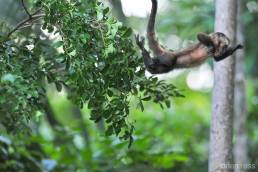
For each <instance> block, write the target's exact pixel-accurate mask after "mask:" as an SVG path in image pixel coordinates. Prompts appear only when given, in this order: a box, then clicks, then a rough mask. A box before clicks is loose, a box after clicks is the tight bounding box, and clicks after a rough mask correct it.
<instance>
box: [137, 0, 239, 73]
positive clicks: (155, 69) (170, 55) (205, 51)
mask: <svg viewBox="0 0 258 172" xmlns="http://www.w3.org/2000/svg"><path fill="white" fill-rule="evenodd" d="M151 1H152V9H151V14H150V18H149V22H148V26H147V39H148V43H149V48H150V49H151V50H152V51H153V53H154V57H153V58H152V57H151V56H150V53H149V52H148V51H147V50H146V49H145V48H144V38H140V37H139V35H136V36H135V38H136V44H137V45H138V46H139V48H140V49H141V51H142V56H143V59H144V64H145V66H146V69H147V70H148V71H149V72H150V73H152V74H162V73H167V72H169V71H171V70H173V69H180V68H190V67H195V66H198V65H200V64H202V63H203V62H204V61H205V60H206V59H207V58H208V57H213V58H214V59H215V61H220V60H223V59H225V58H226V57H228V56H230V55H232V54H233V53H234V52H235V51H236V50H237V49H241V48H243V46H242V45H240V44H238V45H236V46H232V45H231V43H230V40H229V38H228V37H227V36H226V35H225V34H223V33H220V32H215V33H211V34H209V35H208V34H205V33H198V34H197V39H198V41H199V42H198V43H195V44H193V45H191V46H190V47H187V48H186V49H183V50H181V51H170V50H166V49H164V48H162V47H161V46H160V44H159V42H158V41H157V39H156V35H155V30H154V27H155V19H156V14H157V7H158V2H157V0H151Z"/></svg>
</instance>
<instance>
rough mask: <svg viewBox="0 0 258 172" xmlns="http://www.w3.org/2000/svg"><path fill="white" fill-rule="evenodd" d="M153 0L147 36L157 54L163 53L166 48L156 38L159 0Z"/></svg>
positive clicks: (150, 45)
mask: <svg viewBox="0 0 258 172" xmlns="http://www.w3.org/2000/svg"><path fill="white" fill-rule="evenodd" d="M151 2H152V8H151V13H150V18H149V22H148V27H147V38H148V43H149V47H150V49H151V50H152V51H153V52H154V54H156V55H161V54H162V53H163V52H164V50H163V49H162V48H161V47H160V45H159V43H158V41H157V40H156V34H155V20H156V15H157V9H158V1H157V0H151Z"/></svg>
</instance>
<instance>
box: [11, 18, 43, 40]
mask: <svg viewBox="0 0 258 172" xmlns="http://www.w3.org/2000/svg"><path fill="white" fill-rule="evenodd" d="M44 16H45V14H33V15H31V17H29V18H27V19H24V20H22V21H21V22H20V23H18V24H17V25H16V26H15V27H14V28H13V29H12V30H11V31H10V32H9V33H8V34H7V37H10V36H11V35H12V34H13V33H14V32H15V31H17V30H18V29H20V28H21V27H22V26H23V25H24V24H26V23H28V22H29V23H32V22H33V21H35V20H36V19H38V18H41V17H44Z"/></svg>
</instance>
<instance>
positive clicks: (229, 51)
mask: <svg viewBox="0 0 258 172" xmlns="http://www.w3.org/2000/svg"><path fill="white" fill-rule="evenodd" d="M242 48H243V46H242V45H240V44H238V45H236V46H234V47H229V48H227V49H226V50H225V51H224V52H223V53H222V54H221V55H220V56H215V57H214V59H215V61H216V62H218V61H220V60H223V59H225V58H227V57H228V56H230V55H232V54H233V53H234V52H235V51H236V50H238V49H242Z"/></svg>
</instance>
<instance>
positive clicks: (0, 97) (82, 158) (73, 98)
mask: <svg viewBox="0 0 258 172" xmlns="http://www.w3.org/2000/svg"><path fill="white" fill-rule="evenodd" d="M128 1H130V0H128ZM21 2H22V1H21V0H18V1H17V0H8V1H6V0H3V1H1V0H0V21H1V22H0V23H1V24H0V171H7V172H8V171H17V172H20V171H21V172H24V171H26V172H30V171H32V172H34V171H44V172H46V171H57V172H60V171H64V172H66V171H76V172H85V171H90V172H91V171H103V172H107V171H119V172H120V171H123V172H135V171H136V172H137V171H149V172H157V171H162V172H164V171H176V172H185V171H187V172H207V168H208V167H207V159H208V139H209V138H208V133H209V122H210V113H211V112H210V92H209V90H207V89H205V90H201V91H193V90H191V89H190V88H189V85H187V84H186V80H188V79H189V75H188V72H183V74H181V75H180V76H178V77H176V78H173V84H175V85H176V86H178V87H179V88H181V89H182V90H184V91H183V94H184V95H185V96H186V98H183V99H181V98H180V99H175V98H169V97H171V96H172V97H174V96H175V97H178V96H181V95H180V94H179V93H178V91H177V89H176V88H175V87H174V86H173V85H170V84H168V83H169V82H170V81H166V83H165V82H164V81H160V80H157V79H156V78H155V77H150V78H149V77H147V78H146V76H145V74H144V66H143V62H142V59H141V55H140V54H138V51H137V49H136V48H135V46H134V38H133V33H132V30H131V29H130V28H128V27H125V26H124V25H123V24H122V23H121V22H118V21H116V20H115V19H114V18H113V17H112V14H111V12H114V11H119V10H121V9H119V8H113V9H112V11H111V10H110V9H108V8H106V4H107V0H102V1H101V2H103V3H104V4H103V3H97V1H96V0H77V1H75V0H63V1H60V0H41V1H36V0H27V1H24V2H26V3H25V6H26V7H27V10H28V12H29V13H30V14H32V15H36V17H35V19H36V20H34V19H30V18H29V15H28V13H27V12H26V11H25V9H24V7H23V6H22V4H21ZM109 2H112V5H116V4H115V3H117V2H121V1H120V0H109ZM124 2H125V1H124ZM160 2H161V3H160V5H161V6H162V2H165V1H160ZM212 2H213V1H210V0H201V1H200V0H191V1H174V0H170V1H166V3H167V4H166V8H163V9H162V10H161V9H159V13H158V20H157V30H158V36H159V40H160V41H161V42H163V41H166V45H168V46H169V47H170V48H171V46H173V48H174V47H175V46H174V45H175V42H171V37H170V36H173V37H172V38H173V39H174V38H175V40H177V39H180V41H181V42H180V44H179V47H176V48H180V47H182V46H183V44H184V43H185V42H184V41H185V39H186V38H190V39H192V40H195V36H196V32H199V31H206V32H211V31H212V30H213V23H214V18H213V15H214V6H213V5H212V4H213V3H212ZM137 5H138V4H137ZM116 7H117V6H116ZM118 7H119V5H118ZM137 7H138V6H137ZM163 7H164V6H163ZM120 8H121V7H120ZM38 9H40V11H38ZM117 14H121V13H119V12H118V13H117ZM257 14H258V13H257V12H253V13H250V12H249V11H248V10H247V9H246V8H245V14H244V15H243V21H244V22H245V25H248V26H252V27H248V28H247V29H246V31H245V32H246V34H245V35H246V39H247V40H248V41H247V45H246V48H247V58H246V60H247V64H248V65H247V72H248V74H249V73H251V74H252V78H250V77H248V84H247V86H248V97H247V100H248V106H249V108H248V110H249V123H248V136H249V140H248V142H249V143H248V147H249V158H250V163H256V164H257V162H258V158H257V151H256V149H257V145H258V137H257V136H258V134H257V133H258V132H257V131H258V130H257V121H258V119H257V110H258V109H257V107H258V106H257V102H258V101H257V96H255V95H257V90H258V88H257V85H258V84H257V78H256V75H255V74H256V71H257V68H256V67H255V66H256V64H257V58H256V54H257V48H253V46H255V45H256V44H255V38H256V35H257V34H256V32H257V27H258V25H257V22H256V21H257V20H256V18H257V16H258V15H257ZM37 16H38V17H37ZM39 16H40V17H39ZM118 18H121V19H123V18H125V17H118ZM23 20H29V22H28V23H25V24H24V25H23V26H22V27H20V28H19V29H17V30H15V32H13V33H12V34H11V35H9V36H8V33H10V31H13V30H14V28H15V27H16V26H17V23H19V22H21V21H23ZM126 21H127V22H125V23H126V24H127V25H128V26H132V28H133V29H136V30H138V31H144V32H145V28H146V18H140V17H135V16H132V17H128V16H127V17H126ZM123 22H124V21H123ZM42 27H43V28H44V30H42V29H41V28H42ZM142 35H143V34H142ZM187 41H188V40H187ZM198 72H200V71H199V69H193V70H191V74H194V75H196V73H198ZM201 72H203V71H201ZM153 102H155V103H153ZM170 102H171V107H170V108H165V109H161V108H160V106H162V107H164V106H169V105H170ZM143 105H144V106H143ZM136 107H137V108H136ZM142 110H144V111H142ZM95 122H96V123H95ZM96 124H97V125H96ZM133 130H134V132H133V133H131V132H132V131H133ZM107 135H111V136H109V137H107ZM119 138H120V139H119ZM132 138H133V140H134V142H133V145H132V146H131V147H130V149H128V142H127V141H126V142H125V141H123V139H129V140H131V141H132ZM129 143H130V142H129Z"/></svg>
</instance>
